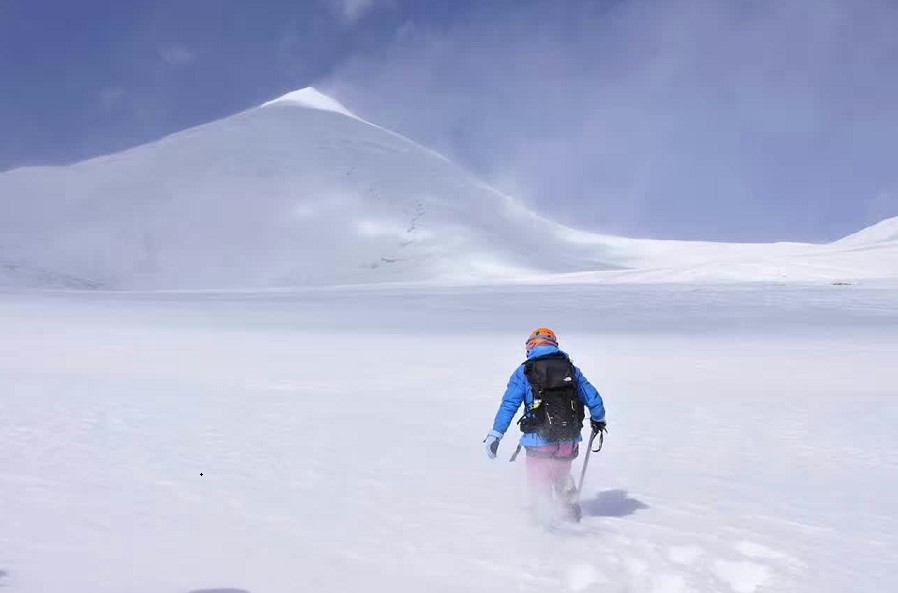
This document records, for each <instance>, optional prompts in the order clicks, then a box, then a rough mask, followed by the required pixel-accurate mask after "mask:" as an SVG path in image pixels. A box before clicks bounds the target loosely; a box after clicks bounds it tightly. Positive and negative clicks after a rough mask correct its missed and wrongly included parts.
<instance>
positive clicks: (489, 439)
mask: <svg viewBox="0 0 898 593" xmlns="http://www.w3.org/2000/svg"><path fill="white" fill-rule="evenodd" d="M500 440H502V433H501V432H496V431H495V430H491V431H490V432H489V434H488V435H486V438H485V439H483V442H484V443H486V455H487V457H489V458H490V459H495V458H496V452H497V451H498V450H499V441H500Z"/></svg>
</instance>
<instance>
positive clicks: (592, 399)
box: [574, 367, 605, 420]
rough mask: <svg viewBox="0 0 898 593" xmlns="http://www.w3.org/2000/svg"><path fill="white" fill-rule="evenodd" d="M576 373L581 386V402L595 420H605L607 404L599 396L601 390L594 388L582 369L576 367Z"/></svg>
mask: <svg viewBox="0 0 898 593" xmlns="http://www.w3.org/2000/svg"><path fill="white" fill-rule="evenodd" d="M574 371H576V375H577V377H576V378H577V384H578V385H579V386H580V401H582V402H583V405H585V406H586V407H587V408H589V415H590V416H591V417H592V419H593V420H604V419H605V403H604V402H603V401H602V396H601V395H599V390H598V389H596V388H595V387H593V386H592V383H590V382H589V381H588V380H587V379H586V377H584V376H583V373H581V372H580V369H578V368H577V367H574Z"/></svg>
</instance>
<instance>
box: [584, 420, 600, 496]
mask: <svg viewBox="0 0 898 593" xmlns="http://www.w3.org/2000/svg"><path fill="white" fill-rule="evenodd" d="M600 434H602V433H601V431H598V430H593V431H592V434H591V435H589V445H588V446H587V447H586V455H584V456H583V469H582V470H580V483H579V484H577V497H579V496H580V494H581V493H582V492H583V480H584V479H585V478H586V468H587V467H589V456H590V455H592V452H593V451H592V443H593V441H595V440H596V436H598V435H600ZM604 441H605V435H602V438H601V440H600V441H599V448H598V449H596V450H597V451H599V450H601V449H602V444H604Z"/></svg>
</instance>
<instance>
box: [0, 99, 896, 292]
mask: <svg viewBox="0 0 898 593" xmlns="http://www.w3.org/2000/svg"><path fill="white" fill-rule="evenodd" d="M0 214H2V215H0V286H2V285H4V284H5V285H14V286H66V287H75V288H94V287H110V288H232V287H247V288H250V287H271V286H295V285H333V284H350V283H378V282H391V281H424V280H441V281H463V282H470V281H474V282H478V281H491V280H503V279H511V278H527V277H529V278H545V276H546V275H553V276H554V275H557V274H570V273H577V274H579V276H578V277H579V278H580V279H586V280H589V281H597V280H598V281H601V280H605V281H639V280H650V281H680V280H685V279H689V280H696V279H712V280H714V279H730V280H746V279H747V280H766V279H782V278H790V279H795V280H803V279H809V278H827V279H828V278H841V277H850V278H855V277H882V276H889V275H892V274H894V273H895V270H898V248H896V241H895V239H894V233H893V234H892V235H891V237H892V238H891V240H881V239H882V236H883V233H882V232H880V231H875V230H874V229H870V230H869V231H865V232H862V233H858V234H857V235H853V236H852V237H850V238H846V239H845V240H843V241H841V242H838V243H835V244H833V245H828V246H814V245H799V244H780V245H727V244H707V243H695V242H675V241H649V240H632V239H624V238H618V237H610V236H605V235H595V234H588V233H582V232H578V231H574V230H572V229H569V228H566V227H564V226H562V225H559V224H556V223H554V222H552V221H550V220H547V219H545V218H544V217H541V216H539V215H537V214H535V213H534V212H532V211H530V210H528V209H527V208H526V207H524V206H523V205H522V204H520V203H519V202H517V201H515V200H514V199H512V198H510V197H508V196H505V195H503V194H501V193H499V192H497V191H496V190H494V189H492V188H490V187H488V186H487V185H485V184H484V183H482V182H480V181H479V180H477V179H475V178H473V177H472V176H471V175H470V174H468V173H466V172H465V171H464V170H462V169H461V168H460V167H458V166H456V165H454V164H453V163H452V162H450V161H448V160H447V159H446V158H444V157H442V156H441V155H439V154H436V153H434V152H433V151H431V150H428V149H426V148H424V147H422V146H420V145H417V144H415V143H414V142H412V141H410V140H408V139H407V138H404V137H402V136H400V135H398V134H396V133H393V132H391V131H389V130H385V129H383V128H381V127H378V126H376V125H374V124H371V123H368V122H366V121H364V120H362V119H360V118H358V117H357V116H355V115H354V114H352V113H351V112H350V111H349V110H347V109H346V108H345V107H343V106H342V105H340V104H339V103H338V102H337V101H335V100H334V99H332V98H330V97H327V96H325V95H323V94H321V93H320V92H318V91H316V90H315V89H313V88H306V89H302V90H300V91H296V92H293V93H290V94H288V95H285V96H283V97H281V98H279V99H276V100H274V101H270V102H268V103H265V104H264V105H262V106H260V107H258V108H255V109H250V110H248V111H245V112H243V113H239V114H237V115H234V116H232V117H228V118H225V119H223V120H220V121H216V122H212V123H210V124H206V125H202V126H199V127H196V128H193V129H190V130H186V131H184V132H180V133H177V134H174V135H172V136H169V137H166V138H163V139H162V140H159V141H157V142H153V143H151V144H147V145H144V146H140V147H137V148H134V149H131V150H127V151H124V152H122V153H118V154H114V155H110V156H105V157H100V158H96V159H92V160H89V161H85V162H81V163H77V164H74V165H70V166H65V167H32V168H23V169H17V170H13V171H10V172H7V173H4V174H0ZM884 224H885V225H886V227H885V228H891V229H893V230H894V228H895V226H896V223H895V221H891V222H890V223H888V222H887V223H884Z"/></svg>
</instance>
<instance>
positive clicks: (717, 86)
mask: <svg viewBox="0 0 898 593" xmlns="http://www.w3.org/2000/svg"><path fill="white" fill-rule="evenodd" d="M497 5H498V3H497ZM492 6H493V5H492V4H491V3H482V5H480V6H479V7H478V9H477V10H476V11H475V12H474V13H472V14H471V15H468V16H467V18H464V19H456V21H454V22H453V23H451V24H450V25H449V26H444V27H439V28H433V29H430V30H426V29H424V28H421V27H417V26H416V27H414V28H412V29H411V30H406V31H405V32H404V34H403V35H401V36H397V40H396V42H395V43H394V44H393V46H392V47H391V48H389V50H388V51H384V52H379V53H378V54H376V55H370V56H357V57H356V58H355V59H354V60H353V61H351V62H349V63H346V64H344V66H343V67H342V68H341V69H339V70H338V71H337V72H336V73H335V74H334V76H333V77H332V79H331V80H329V81H328V82H327V84H326V87H327V88H329V89H331V90H332V91H333V92H334V93H335V94H337V95H338V96H339V98H341V99H343V100H344V101H345V102H346V103H347V104H348V105H349V106H350V107H352V108H353V109H355V110H356V111H357V112H360V113H362V114H364V115H365V116H367V117H368V118H369V119H371V120H374V121H377V122H378V123H382V124H383V125H386V126H389V127H393V128H397V129H398V131H400V132H403V133H406V134H407V135H410V136H412V137H414V138H415V139H417V140H419V141H421V142H423V143H425V144H428V145H432V146H434V147H435V148H437V149H438V150H440V151H441V152H444V153H449V154H450V155H451V156H452V157H453V158H455V159H456V160H459V161H461V162H463V164H465V165H466V166H468V167H469V168H472V169H474V170H475V171H476V172H477V173H478V174H480V175H481V176H484V177H487V178H489V179H490V180H491V181H493V182H494V183H497V184H499V185H501V186H502V187H503V188H507V189H510V190H514V191H517V192H518V195H519V196H521V197H523V198H525V199H528V200H530V201H531V202H532V203H534V204H536V205H537V206H538V207H539V208H541V209H543V210H545V211H547V212H548V213H550V214H552V215H553V216H560V217H562V218H564V219H565V220H567V221H569V222H571V223H575V224H586V225H587V226H591V227H593V228H596V227H597V228H601V229H604V230H609V231H613V232H623V233H632V234H644V235H652V236H673V237H704V238H724V239H731V238H736V239H746V240H752V239H757V240H772V239H810V240H823V239H828V238H835V237H837V236H838V235H839V234H843V233H845V232H846V231H850V230H852V229H854V228H857V227H858V226H859V225H861V224H863V223H864V222H865V218H866V216H867V213H866V212H865V211H864V206H863V204H864V203H865V202H866V201H867V200H868V199H870V198H871V197H872V196H875V195H876V194H877V192H879V191H880V188H882V187H896V186H898V168H896V167H895V166H894V159H893V157H891V156H890V155H894V154H898V135H896V134H895V133H894V130H895V129H898V79H896V78H895V77H894V76H888V75H886V74H885V73H886V72H891V71H894V69H895V67H896V64H898V36H896V35H895V34H894V31H895V30H896V28H898V4H895V3H894V2H892V1H891V0H853V1H852V0H792V1H789V2H782V1H780V0H753V1H752V2H719V0H657V1H655V0H653V1H641V0H631V1H626V2H570V3H566V9H565V11H559V10H558V9H557V6H556V5H555V4H554V3H541V2H534V3H524V2H522V3H521V4H520V8H519V9H515V10H508V9H507V5H505V9H501V10H500V9H498V8H495V9H493V8H492ZM890 130H891V131H890ZM877 203H879V204H886V205H887V204H889V203H890V201H889V200H886V199H883V198H881V199H879V201H878V202H877Z"/></svg>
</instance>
